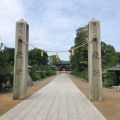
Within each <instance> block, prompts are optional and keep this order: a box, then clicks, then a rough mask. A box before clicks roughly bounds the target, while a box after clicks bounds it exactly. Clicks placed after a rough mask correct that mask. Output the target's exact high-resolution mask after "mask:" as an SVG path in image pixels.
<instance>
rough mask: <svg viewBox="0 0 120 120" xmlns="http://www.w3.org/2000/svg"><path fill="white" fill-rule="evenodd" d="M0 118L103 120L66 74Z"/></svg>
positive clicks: (14, 119) (22, 119)
mask: <svg viewBox="0 0 120 120" xmlns="http://www.w3.org/2000/svg"><path fill="white" fill-rule="evenodd" d="M0 120H105V118H104V117H103V116H102V114H101V113H100V112H99V111H98V110H97V109H96V108H95V107H94V106H93V105H92V103H91V102H90V101H89V100H88V99H87V98H86V97H85V96H84V95H83V94H82V93H81V91H79V90H78V88H77V87H76V86H75V85H74V83H73V82H72V81H71V79H70V78H69V77H68V75H67V74H65V73H62V74H61V75H59V76H58V77H56V78H55V79H54V80H53V81H52V82H51V83H49V84H48V85H46V86H45V87H44V88H42V89H41V90H39V91H38V92H36V93H35V94H33V95H32V96H31V97H29V98H28V99H26V100H24V101H23V102H21V103H20V104H18V105H17V106H15V107H14V108H13V109H11V110H10V111H8V112H7V113H5V114H4V115H2V116H1V117H0Z"/></svg>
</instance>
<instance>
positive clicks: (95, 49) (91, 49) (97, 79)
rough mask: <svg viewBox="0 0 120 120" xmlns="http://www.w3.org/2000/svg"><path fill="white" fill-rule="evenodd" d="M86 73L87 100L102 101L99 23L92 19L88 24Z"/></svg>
mask: <svg viewBox="0 0 120 120" xmlns="http://www.w3.org/2000/svg"><path fill="white" fill-rule="evenodd" d="M88 31H89V41H91V42H89V43H88V73H89V99H90V100H91V101H101V100H102V73H101V43H100V22H99V21H98V20H97V19H95V18H93V19H92V20H90V21H89V24H88Z"/></svg>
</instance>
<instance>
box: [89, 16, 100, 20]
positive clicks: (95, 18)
mask: <svg viewBox="0 0 120 120" xmlns="http://www.w3.org/2000/svg"><path fill="white" fill-rule="evenodd" d="M90 21H99V20H97V19H96V18H94V17H93V18H92V19H91V20H90Z"/></svg>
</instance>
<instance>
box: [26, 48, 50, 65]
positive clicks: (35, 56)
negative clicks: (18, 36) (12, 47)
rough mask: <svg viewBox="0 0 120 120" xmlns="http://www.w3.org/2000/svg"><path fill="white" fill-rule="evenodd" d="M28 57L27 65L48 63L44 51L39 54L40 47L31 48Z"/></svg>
mask: <svg viewBox="0 0 120 120" xmlns="http://www.w3.org/2000/svg"><path fill="white" fill-rule="evenodd" d="M28 59H29V65H30V66H31V65H34V64H37V65H41V66H44V65H47V64H48V55H47V53H46V52H44V53H43V56H41V50H40V49H36V48H34V49H32V50H30V51H29V53H28Z"/></svg>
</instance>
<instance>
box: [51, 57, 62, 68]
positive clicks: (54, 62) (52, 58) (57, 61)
mask: <svg viewBox="0 0 120 120" xmlns="http://www.w3.org/2000/svg"><path fill="white" fill-rule="evenodd" d="M61 62H62V60H60V59H59V58H58V59H57V58H56V55H51V56H49V64H50V65H56V66H57V65H58V64H59V63H61Z"/></svg>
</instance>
